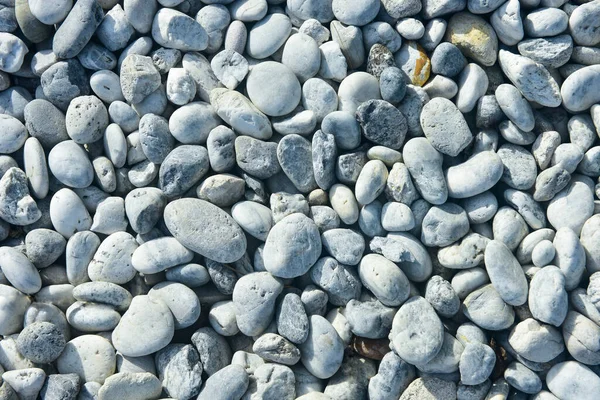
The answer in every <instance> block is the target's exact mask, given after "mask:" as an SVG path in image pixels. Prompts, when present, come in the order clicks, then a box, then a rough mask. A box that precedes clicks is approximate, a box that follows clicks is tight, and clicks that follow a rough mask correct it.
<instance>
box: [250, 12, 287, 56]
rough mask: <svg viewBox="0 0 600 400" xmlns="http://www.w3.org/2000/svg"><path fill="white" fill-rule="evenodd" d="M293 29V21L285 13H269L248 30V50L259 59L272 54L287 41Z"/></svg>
mask: <svg viewBox="0 0 600 400" xmlns="http://www.w3.org/2000/svg"><path fill="white" fill-rule="evenodd" d="M291 29H292V23H291V21H290V19H289V18H288V17H287V16H286V15H285V14H278V13H277V14H270V15H267V16H266V17H264V18H263V19H261V20H260V21H258V22H257V23H256V24H255V25H254V26H253V27H252V28H251V29H250V30H249V31H248V40H247V42H246V52H247V53H248V55H249V56H250V57H252V58H256V59H259V60H261V59H265V58H267V57H269V56H271V55H272V54H273V53H275V52H276V51H277V50H278V49H279V48H280V47H281V46H282V45H283V44H284V43H285V41H286V40H287V38H288V36H289V35H290V32H291Z"/></svg>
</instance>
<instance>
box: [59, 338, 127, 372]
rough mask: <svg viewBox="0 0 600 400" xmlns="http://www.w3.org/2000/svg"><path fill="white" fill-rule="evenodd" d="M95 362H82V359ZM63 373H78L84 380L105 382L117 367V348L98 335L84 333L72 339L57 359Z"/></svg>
mask: <svg viewBox="0 0 600 400" xmlns="http://www.w3.org/2000/svg"><path fill="white" fill-rule="evenodd" d="M88 357H89V358H90V359H93V360H94V363H82V362H81V360H82V359H87V358H88ZM56 366H57V368H58V371H59V372H60V373H61V374H77V375H78V376H79V378H80V379H81V381H82V382H98V383H100V384H102V383H104V381H105V379H106V378H108V377H109V376H111V375H112V374H114V372H115V369H116V356H115V349H114V348H113V347H112V345H111V344H110V342H109V341H108V340H106V339H104V338H102V337H100V336H97V335H82V336H78V337H77V338H75V339H73V340H71V341H70V342H68V343H67V345H66V346H65V349H64V351H63V352H62V354H61V355H60V357H58V359H57V360H56Z"/></svg>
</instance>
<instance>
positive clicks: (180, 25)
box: [152, 8, 208, 51]
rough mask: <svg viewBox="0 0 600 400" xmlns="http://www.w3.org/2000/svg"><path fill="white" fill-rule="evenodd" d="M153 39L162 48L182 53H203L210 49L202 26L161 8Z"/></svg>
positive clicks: (178, 13)
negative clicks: (207, 48)
mask: <svg viewBox="0 0 600 400" xmlns="http://www.w3.org/2000/svg"><path fill="white" fill-rule="evenodd" d="M152 38H153V39H154V41H155V42H156V43H158V44H159V45H160V46H164V47H168V48H173V49H177V50H182V51H201V50H205V49H206V47H208V35H207V33H206V31H205V30H204V28H203V27H202V25H200V24H199V23H198V22H196V20H194V19H193V18H191V17H189V16H187V15H186V14H184V13H182V12H180V11H177V10H173V9H168V8H161V9H160V10H158V12H157V13H156V15H155V16H154V20H153V21H152Z"/></svg>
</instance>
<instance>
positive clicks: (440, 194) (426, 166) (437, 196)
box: [402, 138, 448, 204]
mask: <svg viewBox="0 0 600 400" xmlns="http://www.w3.org/2000/svg"><path fill="white" fill-rule="evenodd" d="M402 156H403V158H404V163H405V164H406V167H407V168H408V170H409V172H410V175H411V176H412V178H413V181H414V183H415V186H416V187H417V190H418V191H419V193H420V194H421V196H423V198H424V199H425V200H427V201H428V202H430V203H431V204H443V203H445V202H446V200H447V198H448V187H447V186H446V179H445V178H444V172H443V170H442V163H443V156H442V155H441V154H440V153H439V152H438V151H437V150H436V149H435V148H434V147H433V146H432V145H431V144H430V143H429V141H428V140H427V139H426V138H413V139H411V140H409V141H408V142H407V143H406V145H405V146H404V149H403V153H402Z"/></svg>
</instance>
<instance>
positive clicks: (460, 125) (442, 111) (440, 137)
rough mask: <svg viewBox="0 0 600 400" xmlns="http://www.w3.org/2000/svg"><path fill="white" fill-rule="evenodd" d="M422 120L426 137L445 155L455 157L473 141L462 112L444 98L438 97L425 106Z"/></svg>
mask: <svg viewBox="0 0 600 400" xmlns="http://www.w3.org/2000/svg"><path fill="white" fill-rule="evenodd" d="M420 119H421V127H422V128H423V132H424V133H425V136H426V137H427V139H428V140H429V141H430V142H431V145H432V146H433V147H434V148H435V149H436V150H437V151H439V152H441V153H443V154H447V155H449V156H452V157H455V156H457V155H458V154H459V153H460V152H461V151H462V150H463V149H464V148H465V147H467V146H468V145H469V143H471V140H472V139H473V136H472V134H471V131H470V129H469V127H468V125H467V122H466V121H465V118H464V117H463V115H462V114H461V112H460V111H459V110H458V108H457V107H456V106H455V105H454V103H452V102H451V101H450V100H448V99H445V98H443V97H436V98H434V99H432V100H431V101H429V102H428V103H427V104H425V106H424V107H423V111H422V113H421V118H420Z"/></svg>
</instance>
